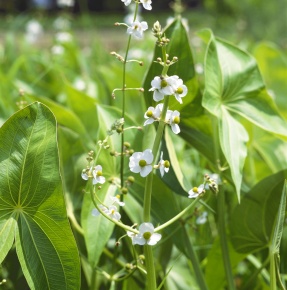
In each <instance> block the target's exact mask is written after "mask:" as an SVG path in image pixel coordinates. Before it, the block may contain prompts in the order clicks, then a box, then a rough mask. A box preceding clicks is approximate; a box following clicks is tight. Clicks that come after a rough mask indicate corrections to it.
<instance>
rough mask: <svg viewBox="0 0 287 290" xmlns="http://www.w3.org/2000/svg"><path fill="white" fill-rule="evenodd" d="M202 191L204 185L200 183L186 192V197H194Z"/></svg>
mask: <svg viewBox="0 0 287 290" xmlns="http://www.w3.org/2000/svg"><path fill="white" fill-rule="evenodd" d="M203 192H204V185H203V184H201V185H200V186H199V187H194V188H192V189H191V190H190V191H189V192H188V198H196V197H198V196H199V195H200V194H201V193H203Z"/></svg>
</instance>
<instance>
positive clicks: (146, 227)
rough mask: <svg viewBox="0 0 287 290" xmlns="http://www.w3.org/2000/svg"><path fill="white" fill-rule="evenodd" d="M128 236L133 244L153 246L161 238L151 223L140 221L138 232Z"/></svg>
mask: <svg viewBox="0 0 287 290" xmlns="http://www.w3.org/2000/svg"><path fill="white" fill-rule="evenodd" d="M128 235H129V233H128ZM129 236H130V237H131V236H132V237H131V238H132V243H133V245H141V246H142V245H145V244H148V245H150V246H153V245H155V244H156V243H157V242H158V241H159V240H160V239H161V234H158V233H155V232H154V226H153V225H152V224H151V223H142V224H141V225H140V226H139V233H138V234H136V235H129Z"/></svg>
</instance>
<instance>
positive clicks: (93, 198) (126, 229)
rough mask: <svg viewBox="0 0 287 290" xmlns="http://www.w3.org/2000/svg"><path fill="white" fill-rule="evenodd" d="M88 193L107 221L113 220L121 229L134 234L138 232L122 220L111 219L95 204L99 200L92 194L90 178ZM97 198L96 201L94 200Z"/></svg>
mask: <svg viewBox="0 0 287 290" xmlns="http://www.w3.org/2000/svg"><path fill="white" fill-rule="evenodd" d="M89 182H90V195H91V199H92V202H93V204H94V206H95V207H96V209H97V210H98V211H99V212H100V213H101V215H103V216H104V217H105V218H107V219H108V220H109V221H111V222H113V223H114V224H116V225H117V226H119V227H121V228H122V229H124V230H125V231H130V232H133V233H135V234H138V233H139V231H138V230H136V229H134V228H132V227H129V226H127V225H125V224H123V223H122V222H119V221H117V220H115V219H112V218H111V217H110V216H109V215H107V214H106V213H104V212H103V211H102V210H101V209H100V208H99V206H98V204H97V201H98V202H99V203H100V204H101V201H100V200H99V199H97V196H96V197H95V194H94V188H93V185H92V181H91V180H90V181H89ZM96 199H97V201H96Z"/></svg>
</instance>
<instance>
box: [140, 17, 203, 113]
mask: <svg viewBox="0 0 287 290" xmlns="http://www.w3.org/2000/svg"><path fill="white" fill-rule="evenodd" d="M164 33H165V35H166V37H168V38H169V39H170V42H169V44H168V45H167V53H168V54H169V56H170V59H172V58H173V57H174V56H176V57H178V62H176V63H175V64H173V65H172V66H170V68H169V71H168V75H174V74H176V75H178V76H179V77H180V78H181V79H182V80H183V82H184V84H185V85H186V86H187V87H188V94H187V95H186V96H185V97H184V98H183V99H182V100H183V104H182V105H180V104H179V103H178V101H177V100H176V99H175V98H173V97H172V98H171V99H170V102H169V108H170V109H171V110H178V111H181V110H183V109H184V107H185V106H187V105H189V104H191V102H192V101H193V99H194V98H195V97H196V96H197V95H198V84H197V80H196V78H195V71H194V62H193V56H192V52H191V49H190V45H189V39H188V35H187V33H186V30H185V28H184V25H183V24H182V22H181V20H180V19H179V18H178V19H176V20H174V21H173V22H172V23H171V24H170V25H169V26H168V27H167V28H166V29H165V31H164ZM158 57H161V58H162V51H161V48H159V47H156V48H155V51H154V57H153V61H156V59H157V58H158ZM161 73H162V66H161V65H159V64H158V63H154V62H153V63H152V64H151V66H150V68H149V71H148V73H147V75H146V78H145V81H144V96H145V100H146V104H147V106H148V107H149V106H152V105H153V104H155V102H154V101H153V97H152V92H149V89H150V88H151V81H152V80H153V78H154V77H156V76H160V75H161Z"/></svg>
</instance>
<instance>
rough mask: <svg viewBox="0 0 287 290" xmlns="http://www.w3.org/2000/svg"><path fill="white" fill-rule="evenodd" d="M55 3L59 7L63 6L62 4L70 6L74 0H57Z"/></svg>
mask: <svg viewBox="0 0 287 290" xmlns="http://www.w3.org/2000/svg"><path fill="white" fill-rule="evenodd" d="M57 4H58V6H60V7H64V6H67V7H72V6H74V0H57Z"/></svg>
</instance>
